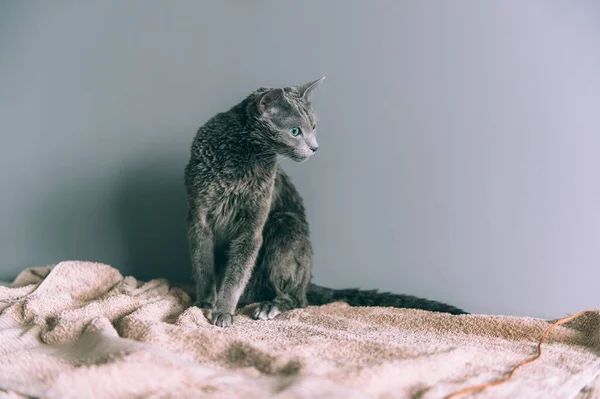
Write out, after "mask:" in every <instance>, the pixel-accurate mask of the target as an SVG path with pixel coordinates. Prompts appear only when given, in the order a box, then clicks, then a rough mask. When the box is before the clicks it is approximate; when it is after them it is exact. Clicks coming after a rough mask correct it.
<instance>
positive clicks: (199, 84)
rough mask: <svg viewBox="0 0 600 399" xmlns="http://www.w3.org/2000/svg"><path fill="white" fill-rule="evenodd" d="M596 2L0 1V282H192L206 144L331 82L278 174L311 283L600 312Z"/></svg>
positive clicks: (475, 303) (495, 309)
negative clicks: (307, 156)
mask: <svg viewBox="0 0 600 399" xmlns="http://www.w3.org/2000/svg"><path fill="white" fill-rule="evenodd" d="M599 71H600V3H599V2H597V1H594V0H591V1H573V2H560V1H533V0H531V1H527V2H521V1H486V2H481V1H476V0H473V1H455V2H443V1H427V2H423V1H417V0H415V1H398V0H390V1H362V2H358V1H357V2H350V1H348V0H343V1H342V0H338V1H333V0H329V1H322V0H321V1H316V0H315V1H306V0H305V1H293V2H292V1H287V2H280V1H275V0H272V1H252V2H250V1H218V2H217V1H211V2H208V1H205V2H202V1H191V0H190V1H173V2H166V1H141V0H139V1H127V2H122V1H81V2H77V1H45V2H42V1H19V2H17V1H3V2H2V3H1V4H0V113H1V114H0V132H1V134H2V136H1V138H2V140H1V143H2V144H1V149H2V156H1V157H0V187H1V190H2V195H1V196H0V279H8V278H12V277H14V276H15V275H16V273H17V272H18V271H19V270H20V269H21V268H24V267H27V266H33V265H41V264H48V263H53V262H57V261H60V260H64V259H85V260H95V261H102V262H107V263H110V264H112V265H114V266H116V267H118V268H119V269H121V270H122V271H123V272H124V273H133V274H135V275H137V276H139V277H142V278H150V277H156V276H166V277H170V278H174V279H185V278H187V277H188V276H189V275H190V272H189V270H188V267H189V263H188V260H187V252H186V251H187V244H186V238H185V214H186V209H185V198H184V190H183V183H182V173H183V168H184V165H185V163H186V161H187V158H188V146H189V144H190V143H191V140H192V137H193V135H194V133H195V131H196V129H197V127H198V126H199V125H201V124H202V123H203V122H204V121H205V120H206V119H208V118H209V117H210V116H211V115H212V114H214V113H215V112H217V111H221V110H224V109H226V108H228V107H229V106H230V105H233V104H234V103H235V102H237V101H238V100H240V99H241V98H242V97H243V96H245V95H246V94H247V93H248V92H250V91H251V90H253V89H255V88H257V87H259V86H262V85H270V86H277V85H287V84H294V83H298V82H302V81H305V80H308V79H312V78H317V77H320V76H322V75H327V79H326V81H325V82H324V84H323V85H322V87H321V88H320V89H319V91H318V94H317V95H316V96H315V107H316V109H317V111H318V113H319V115H320V119H321V123H320V144H321V151H319V153H318V154H317V156H315V157H314V158H313V159H311V160H310V161H309V162H307V163H304V164H300V165H297V164H292V163H286V164H285V166H286V168H287V170H288V171H289V172H290V173H291V174H292V175H293V177H294V178H295V181H296V182H297V185H298V186H299V188H300V190H301V192H302V193H303V194H304V196H305V198H306V203H307V207H308V212H309V214H310V220H311V222H312V226H313V232H314V241H315V244H314V245H315V251H316V256H315V271H314V274H315V280H316V281H317V282H319V283H322V284H327V285H330V286H334V287H346V286H362V287H365V288H374V287H378V288H381V289H385V290H393V291H398V292H407V293H412V294H416V295H420V296H426V297H431V298H436V299H440V300H444V301H448V302H451V303H453V304H455V305H458V306H462V307H465V308H466V309H468V310H470V311H473V312H485V313H512V314H517V315H533V316H541V317H554V316H560V315H562V314H564V313H567V312H575V311H578V310H582V309H584V308H589V307H592V306H598V305H600V291H599V289H598V284H599V281H600V268H599V264H600V179H599V177H598V171H599V169H600V157H599V156H598V152H599V150H600V77H599V75H600V72H599Z"/></svg>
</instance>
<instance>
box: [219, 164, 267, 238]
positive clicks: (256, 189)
mask: <svg viewBox="0 0 600 399" xmlns="http://www.w3.org/2000/svg"><path fill="white" fill-rule="evenodd" d="M274 181H275V179H274V174H271V173H261V174H253V173H248V174H246V175H241V176H234V177H232V176H230V177H229V178H228V179H226V180H225V181H223V182H221V184H220V185H219V186H220V187H219V188H218V189H217V190H215V195H214V196H213V198H212V201H211V202H212V207H211V208H212V209H211V210H210V212H209V214H210V220H211V222H212V225H213V228H214V229H215V232H217V233H218V234H219V235H226V234H227V232H228V231H230V230H231V227H232V225H235V224H238V223H243V221H242V220H238V219H239V217H238V216H239V215H240V212H241V211H244V212H248V211H250V212H257V213H258V212H260V211H262V210H264V209H269V207H270V203H271V197H272V193H273V186H274Z"/></svg>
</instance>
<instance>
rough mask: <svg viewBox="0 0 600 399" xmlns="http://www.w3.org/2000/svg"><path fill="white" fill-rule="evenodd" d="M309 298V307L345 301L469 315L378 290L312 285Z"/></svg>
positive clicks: (453, 308) (354, 303) (431, 302)
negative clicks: (339, 288) (340, 288)
mask: <svg viewBox="0 0 600 399" xmlns="http://www.w3.org/2000/svg"><path fill="white" fill-rule="evenodd" d="M307 297H308V304H309V305H325V304H327V303H332V302H337V301H343V302H346V303H347V304H348V305H351V306H382V307H395V308H409V309H421V310H429V311H432V312H442V313H451V314H468V313H467V312H465V311H464V310H462V309H459V308H456V307H454V306H451V305H447V304H445V303H442V302H437V301H430V300H429V299H423V298H417V297H415V296H411V295H400V294H391V293H389V292H378V291H377V290H368V291H367V290H359V289H356V288H350V289H342V290H335V289H332V288H326V287H321V286H318V285H315V284H310V285H309V287H308V292H307Z"/></svg>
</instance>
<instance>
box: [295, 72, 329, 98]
mask: <svg viewBox="0 0 600 399" xmlns="http://www.w3.org/2000/svg"><path fill="white" fill-rule="evenodd" d="M323 79H325V76H323V77H322V78H320V79H317V80H313V81H310V82H307V83H304V84H301V85H297V86H296V90H297V91H298V93H299V94H300V97H301V98H303V99H305V100H308V99H309V98H310V95H311V94H312V92H313V91H314V90H315V89H316V88H317V87H318V86H319V85H320V84H321V82H322V81H323Z"/></svg>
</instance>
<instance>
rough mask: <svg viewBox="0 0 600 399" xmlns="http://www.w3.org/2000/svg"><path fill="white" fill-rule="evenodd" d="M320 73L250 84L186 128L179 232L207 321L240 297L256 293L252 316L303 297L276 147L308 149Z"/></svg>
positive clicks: (301, 245)
mask: <svg viewBox="0 0 600 399" xmlns="http://www.w3.org/2000/svg"><path fill="white" fill-rule="evenodd" d="M322 79H323V78H321V79H318V80H315V81H312V82H308V83H306V84H302V85H297V86H293V87H286V88H275V89H267V88H261V89H258V90H256V91H255V92H253V93H252V94H250V95H249V96H248V97H247V98H245V99H244V100H243V101H242V102H240V103H239V104H237V105H235V106H234V107H233V108H231V109H230V110H228V111H226V112H222V113H219V114H217V115H215V116H214V117H213V118H211V119H210V120H209V121H208V122H207V123H206V124H205V125H203V126H202V127H200V129H199V130H198V133H197V134H196V137H195V139H194V142H193V144H192V150H191V157H190V161H189V163H188V165H187V166H186V169H185V184H186V189H187V194H188V205H189V214H188V235H189V243H190V251H191V258H192V267H193V273H194V278H195V280H196V292H197V298H196V303H197V304H198V306H202V307H205V308H209V309H211V310H212V319H211V321H212V323H213V324H215V325H218V326H222V327H227V326H230V325H231V324H233V321H234V320H233V314H234V312H235V309H236V307H238V306H242V305H246V304H249V303H254V302H260V303H261V304H260V305H259V306H258V307H257V309H256V312H255V314H254V317H255V318H257V319H271V318H273V317H275V316H276V315H277V314H279V313H281V312H285V311H287V310H290V309H293V308H299V307H305V306H307V305H308V304H309V302H308V299H307V292H308V291H309V284H310V279H311V269H312V247H311V241H310V234H309V227H308V222H307V220H306V215H305V211H304V206H303V203H302V198H301V197H300V195H299V193H298V192H297V191H296V188H295V187H294V185H293V184H292V182H291V181H290V179H289V177H288V176H287V175H286V174H285V172H284V171H283V169H281V167H280V166H279V164H278V163H277V155H283V156H286V157H288V158H291V159H293V160H295V161H298V162H301V161H304V160H306V159H307V158H308V157H310V156H311V155H312V154H313V153H314V152H315V151H316V150H317V148H318V144H317V140H316V131H315V128H316V118H315V116H314V114H313V111H312V107H311V104H310V96H311V95H312V93H313V91H314V90H315V88H316V87H317V86H318V85H319V83H320V82H321V81H322ZM296 127H297V128H299V129H300V131H301V133H300V134H298V135H297V136H296V137H294V136H293V135H292V134H290V129H291V128H296ZM294 132H296V131H295V130H294ZM310 287H311V292H310V293H309V296H310V298H311V302H314V303H326V302H327V301H332V300H340V299H341V300H343V299H344V298H342V297H340V295H338V294H335V293H336V292H337V293H343V292H348V293H352V295H351V296H352V298H348V299H351V301H350V302H352V304H360V297H361V295H362V294H361V293H365V295H368V298H369V300H368V301H367V302H368V303H376V302H377V299H376V297H378V296H379V297H380V299H382V298H383V297H385V295H386V294H373V293H372V292H365V291H357V290H346V291H336V290H330V289H327V288H322V287H318V288H317V287H316V286H312V285H310ZM395 297H396V299H398V298H404V299H406V298H413V297H408V296H401V295H396V296H395ZM413 299H415V300H416V301H410V300H409V301H406V300H404V302H403V303H404V305H408V306H410V307H422V308H425V309H427V308H431V307H432V306H431V304H432V303H435V304H437V305H436V306H433V307H434V308H435V309H432V310H440V311H449V312H451V313H461V312H462V311H461V310H460V309H456V308H453V307H451V306H448V305H444V304H439V303H437V302H431V301H424V300H423V302H419V300H418V299H417V298H413ZM400 302H402V301H400ZM400 302H398V300H395V301H391V303H392V304H391V305H389V306H395V305H394V303H396V304H400ZM382 303H390V300H389V299H388V300H387V302H385V301H384V302H382ZM411 305H412V306H411ZM399 306H401V305H399Z"/></svg>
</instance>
